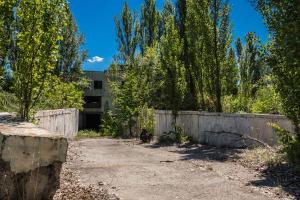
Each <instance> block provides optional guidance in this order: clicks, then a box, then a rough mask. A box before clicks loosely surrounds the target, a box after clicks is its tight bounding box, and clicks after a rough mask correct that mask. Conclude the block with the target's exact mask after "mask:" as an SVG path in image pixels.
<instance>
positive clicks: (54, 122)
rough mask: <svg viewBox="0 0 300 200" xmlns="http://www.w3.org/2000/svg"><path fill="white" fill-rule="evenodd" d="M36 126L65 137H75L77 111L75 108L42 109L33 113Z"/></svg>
mask: <svg viewBox="0 0 300 200" xmlns="http://www.w3.org/2000/svg"><path fill="white" fill-rule="evenodd" d="M35 119H36V120H37V123H38V126H39V127H41V128H44V129H46V130H49V131H51V132H55V133H59V134H61V135H62V136H64V137H66V138H70V139H72V138H75V137H76V135H77V133H78V126H79V111H78V110H77V109H62V110H44V111H39V112H37V113H36V115H35Z"/></svg>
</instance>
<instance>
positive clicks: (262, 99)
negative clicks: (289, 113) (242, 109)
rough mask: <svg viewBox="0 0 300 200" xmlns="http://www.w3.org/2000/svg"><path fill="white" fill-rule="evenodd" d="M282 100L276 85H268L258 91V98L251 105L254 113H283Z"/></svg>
mask: <svg viewBox="0 0 300 200" xmlns="http://www.w3.org/2000/svg"><path fill="white" fill-rule="evenodd" d="M280 102H281V100H280V97H279V95H278V94H277V93H276V91H275V89H274V87H272V86H266V87H262V88H260V89H259V90H258V91H257V94H256V99H255V101H254V103H253V104H252V106H251V111H252V112H254V113H270V114H280V113H282V107H281V104H280Z"/></svg>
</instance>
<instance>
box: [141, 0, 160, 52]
mask: <svg viewBox="0 0 300 200" xmlns="http://www.w3.org/2000/svg"><path fill="white" fill-rule="evenodd" d="M140 24H141V26H140V48H141V52H142V54H144V52H145V50H146V48H147V47H153V45H155V43H156V42H157V41H158V39H159V12H158V11H157V8H156V0H145V1H144V3H143V4H142V8H141V19H140Z"/></svg>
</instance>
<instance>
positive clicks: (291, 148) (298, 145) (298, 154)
mask: <svg viewBox="0 0 300 200" xmlns="http://www.w3.org/2000/svg"><path fill="white" fill-rule="evenodd" d="M272 126H273V128H274V129H275V131H276V133H277V135H278V138H279V142H280V144H281V145H282V151H283V152H284V153H285V154H286V155H287V158H288V160H289V161H290V162H291V163H292V164H296V165H299V164H300V141H299V140H298V139H297V136H296V135H295V134H292V133H290V132H288V131H287V130H284V129H283V128H281V127H280V126H279V125H277V124H272Z"/></svg>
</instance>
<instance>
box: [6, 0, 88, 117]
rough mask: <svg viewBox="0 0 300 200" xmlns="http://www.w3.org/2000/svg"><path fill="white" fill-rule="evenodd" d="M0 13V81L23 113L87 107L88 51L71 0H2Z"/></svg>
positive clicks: (27, 114) (25, 114)
mask: <svg viewBox="0 0 300 200" xmlns="http://www.w3.org/2000/svg"><path fill="white" fill-rule="evenodd" d="M0 13H1V14H0V38H1V40H0V87H2V86H3V88H2V89H4V90H5V91H6V92H12V93H13V94H14V96H16V99H17V100H18V107H19V115H20V116H21V118H23V119H25V120H29V118H30V114H33V112H34V111H35V110H37V109H41V108H47V109H48V108H69V107H76V108H81V107H82V103H83V101H82V90H83V88H84V87H86V85H87V84H86V80H85V79H84V78H83V73H82V69H81V66H82V62H83V61H84V59H85V58H86V52H84V51H82V50H81V45H82V43H83V37H82V35H79V34H78V28H77V26H76V24H75V21H74V19H73V16H72V14H71V13H70V9H69V7H68V3H67V1H66V0H51V1H49V0H45V1H40V0H22V1H15V0H2V1H1V4H0ZM11 85H12V86H11ZM47 92H48V93H47Z"/></svg>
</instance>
